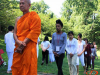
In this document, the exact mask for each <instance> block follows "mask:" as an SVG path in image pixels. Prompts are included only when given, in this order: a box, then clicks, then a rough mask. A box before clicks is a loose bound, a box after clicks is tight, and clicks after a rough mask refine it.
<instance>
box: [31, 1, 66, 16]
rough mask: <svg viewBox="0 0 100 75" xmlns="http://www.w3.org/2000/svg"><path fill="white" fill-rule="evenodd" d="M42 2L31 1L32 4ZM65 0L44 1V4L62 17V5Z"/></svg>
mask: <svg viewBox="0 0 100 75" xmlns="http://www.w3.org/2000/svg"><path fill="white" fill-rule="evenodd" d="M38 1H41V0H31V2H38ZM64 1H65V0H44V2H45V3H46V4H47V5H48V6H49V7H50V8H49V10H51V11H52V12H53V13H54V14H55V15H57V16H58V17H60V16H61V15H60V12H61V8H62V4H63V2H64Z"/></svg>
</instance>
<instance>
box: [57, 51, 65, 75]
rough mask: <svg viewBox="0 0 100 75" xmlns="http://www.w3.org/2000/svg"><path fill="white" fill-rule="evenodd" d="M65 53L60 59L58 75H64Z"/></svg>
mask: <svg viewBox="0 0 100 75" xmlns="http://www.w3.org/2000/svg"><path fill="white" fill-rule="evenodd" d="M63 59H64V53H63V54H61V55H60V56H59V59H58V75H63V71H62V65H63Z"/></svg>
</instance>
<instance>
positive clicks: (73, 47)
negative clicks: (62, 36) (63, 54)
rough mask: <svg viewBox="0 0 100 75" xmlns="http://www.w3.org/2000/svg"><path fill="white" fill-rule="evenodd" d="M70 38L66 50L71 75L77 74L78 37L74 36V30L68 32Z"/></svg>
mask: <svg viewBox="0 0 100 75" xmlns="http://www.w3.org/2000/svg"><path fill="white" fill-rule="evenodd" d="M68 36H69V39H68V40H67V45H66V50H67V58H68V65H69V71H70V75H77V67H76V59H77V39H75V38H73V36H74V34H73V32H72V31H70V32H69V33H68Z"/></svg>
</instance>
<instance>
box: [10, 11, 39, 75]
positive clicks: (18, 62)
mask: <svg viewBox="0 0 100 75" xmlns="http://www.w3.org/2000/svg"><path fill="white" fill-rule="evenodd" d="M40 32H41V20H40V18H39V16H38V14H37V13H36V12H29V13H26V14H25V15H23V16H22V17H21V18H20V19H19V20H18V22H17V34H16V35H17V37H18V39H19V40H20V41H24V39H25V38H29V39H30V40H31V41H30V42H29V43H28V44H27V46H26V47H25V48H24V50H23V53H22V54H20V53H16V52H15V50H16V48H17V47H18V45H17V44H15V46H16V48H15V50H14V55H13V65H12V75H37V50H36V44H37V39H38V37H39V34H40Z"/></svg>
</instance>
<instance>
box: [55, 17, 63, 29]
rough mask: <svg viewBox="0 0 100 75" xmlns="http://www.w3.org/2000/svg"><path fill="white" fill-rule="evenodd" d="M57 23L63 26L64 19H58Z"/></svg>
mask: <svg viewBox="0 0 100 75" xmlns="http://www.w3.org/2000/svg"><path fill="white" fill-rule="evenodd" d="M56 24H60V25H61V27H63V23H62V21H61V20H60V19H58V20H56Z"/></svg>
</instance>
